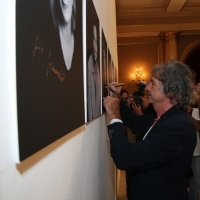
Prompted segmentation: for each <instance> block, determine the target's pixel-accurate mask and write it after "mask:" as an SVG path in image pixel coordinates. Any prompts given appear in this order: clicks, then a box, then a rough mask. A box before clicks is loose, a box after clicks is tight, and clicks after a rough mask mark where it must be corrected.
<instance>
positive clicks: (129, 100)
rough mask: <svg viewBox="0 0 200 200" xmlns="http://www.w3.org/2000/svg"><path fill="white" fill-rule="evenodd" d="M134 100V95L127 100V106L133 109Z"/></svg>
mask: <svg viewBox="0 0 200 200" xmlns="http://www.w3.org/2000/svg"><path fill="white" fill-rule="evenodd" d="M133 102H134V100H133V95H129V97H128V98H127V106H128V107H129V108H130V107H132V104H133Z"/></svg>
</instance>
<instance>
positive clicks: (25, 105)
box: [16, 0, 85, 160]
mask: <svg viewBox="0 0 200 200" xmlns="http://www.w3.org/2000/svg"><path fill="white" fill-rule="evenodd" d="M16 58H17V59H16V62H17V63H16V67H17V69H16V71H17V107H18V135H19V151H20V160H23V159H25V158H27V157H29V156H30V155H32V154H34V153H36V152H37V151H39V150H40V149H42V148H44V147H45V146H47V145H49V144H51V143H52V142H54V141H56V140H57V139H59V138H61V137H62V136H64V135H66V134H68V133H69V132H71V131H73V130H75V129H76V128H78V127H80V126H81V125H83V124H84V122H85V120H84V88H83V41H82V1H79V0H28V1H27V0H16Z"/></svg>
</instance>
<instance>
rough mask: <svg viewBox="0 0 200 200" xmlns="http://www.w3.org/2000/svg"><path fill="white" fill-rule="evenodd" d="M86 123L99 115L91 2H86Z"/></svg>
mask: <svg viewBox="0 0 200 200" xmlns="http://www.w3.org/2000/svg"><path fill="white" fill-rule="evenodd" d="M86 35H87V38H86V51H87V70H86V74H87V121H88V122H89V121H91V120H92V119H94V118H96V117H98V116H99V115H100V114H101V73H100V37H99V19H98V16H97V12H96V10H95V7H94V4H93V1H92V0H87V1H86Z"/></svg>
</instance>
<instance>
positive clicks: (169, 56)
mask: <svg viewBox="0 0 200 200" xmlns="http://www.w3.org/2000/svg"><path fill="white" fill-rule="evenodd" d="M176 34H177V32H168V33H165V42H166V43H165V59H164V60H165V61H167V60H178V53H177V41H176Z"/></svg>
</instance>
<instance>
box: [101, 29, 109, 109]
mask: <svg viewBox="0 0 200 200" xmlns="http://www.w3.org/2000/svg"><path fill="white" fill-rule="evenodd" d="M101 47H102V48H101V63H102V65H101V66H102V97H106V96H107V95H108V92H107V89H106V88H105V87H106V85H108V82H107V76H108V75H107V64H108V61H107V47H108V45H107V42H106V38H105V34H104V32H103V29H101ZM102 111H103V112H105V108H104V107H103V105H102Z"/></svg>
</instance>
